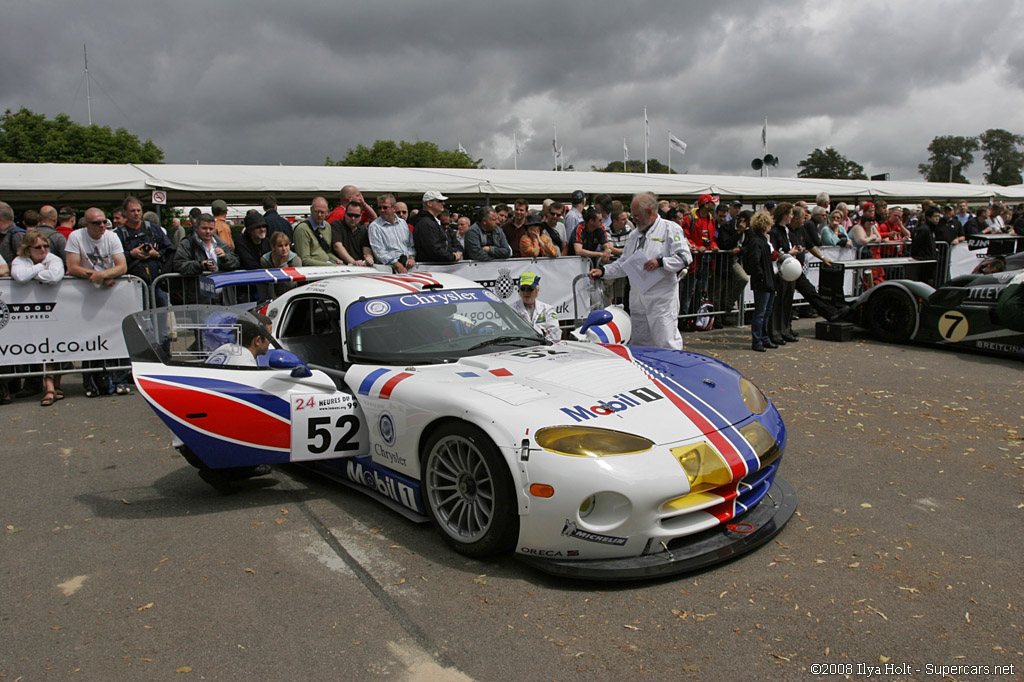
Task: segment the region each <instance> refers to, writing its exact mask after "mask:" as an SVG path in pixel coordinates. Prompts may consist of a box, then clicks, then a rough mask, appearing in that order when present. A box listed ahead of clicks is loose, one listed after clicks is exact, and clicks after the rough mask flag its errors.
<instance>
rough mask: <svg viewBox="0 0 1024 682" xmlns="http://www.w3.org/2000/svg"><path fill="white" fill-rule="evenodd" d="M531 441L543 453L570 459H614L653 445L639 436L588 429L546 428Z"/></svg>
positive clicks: (569, 427)
mask: <svg viewBox="0 0 1024 682" xmlns="http://www.w3.org/2000/svg"><path fill="white" fill-rule="evenodd" d="M534 439H535V440H536V441H537V445H539V446H541V447H542V448H544V449H545V450H550V451H551V452H555V453H558V454H559V455H566V456H569V457H615V456H617V455H634V454H636V453H638V452H646V451H647V450H650V449H651V448H652V447H654V442H653V441H650V440H648V439H646V438H643V437H641V436H635V435H633V434H631V433H623V432H622V431H612V430H611V429H596V428H593V427H589V426H547V427H545V428H543V429H540V430H539V431H537V433H536V435H535V436H534Z"/></svg>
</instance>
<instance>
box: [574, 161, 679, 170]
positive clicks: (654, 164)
mask: <svg viewBox="0 0 1024 682" xmlns="http://www.w3.org/2000/svg"><path fill="white" fill-rule="evenodd" d="M590 170H595V171H597V172H599V173H621V172H622V162H621V161H612V162H611V163H609V164H608V165H607V166H605V167H604V168H598V167H597V166H591V167H590ZM626 172H627V173H643V172H644V162H643V161H640V160H637V159H630V160H629V161H628V162H627V163H626ZM647 172H648V173H662V174H668V173H672V174H675V171H674V170H672V169H671V168H669V167H668V166H666V165H665V164H663V163H662V162H661V161H658V160H657V159H648V161H647Z"/></svg>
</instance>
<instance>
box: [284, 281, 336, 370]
mask: <svg viewBox="0 0 1024 682" xmlns="http://www.w3.org/2000/svg"><path fill="white" fill-rule="evenodd" d="M339 311H340V308H339V307H338V302H337V301H335V300H334V299H333V298H327V297H324V296H302V297H298V298H293V299H292V300H291V301H290V302H289V304H288V307H287V309H285V311H284V313H283V315H282V318H281V327H280V333H279V334H278V337H279V338H280V339H281V345H283V346H284V347H285V348H286V349H288V350H290V351H292V352H293V353H295V354H296V355H298V356H299V357H300V358H303V359H304V360H306V361H307V362H311V363H315V364H318V365H323V366H325V367H332V368H335V369H341V368H342V358H341V328H340V318H341V314H340V312H339Z"/></svg>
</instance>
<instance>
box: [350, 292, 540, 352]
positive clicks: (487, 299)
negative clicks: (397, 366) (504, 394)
mask: <svg viewBox="0 0 1024 682" xmlns="http://www.w3.org/2000/svg"><path fill="white" fill-rule="evenodd" d="M345 327H346V330H347V332H346V336H347V338H348V348H349V357H350V359H351V360H353V361H359V360H364V361H367V360H369V361H378V362H386V361H395V360H400V361H408V362H444V361H449V360H454V359H457V358H459V357H463V356H466V355H478V354H481V353H493V352H495V351H496V350H500V349H501V348H502V347H504V346H508V347H519V348H522V347H527V346H536V345H538V344H542V343H545V341H544V339H543V337H542V336H541V335H540V334H538V333H537V331H535V330H534V328H533V327H532V325H530V324H527V323H526V322H525V321H524V320H523V319H522V318H521V317H519V315H517V314H516V313H515V311H514V310H512V308H511V307H510V306H509V305H507V304H506V303H504V302H502V301H501V300H500V299H499V298H498V297H497V296H495V295H494V294H493V293H491V292H490V291H487V290H486V289H458V290H453V291H443V290H442V291H429V290H426V291H422V292H418V293H413V294H398V295H393V296H384V297H381V298H373V299H367V300H361V301H356V302H355V303H353V304H351V305H350V306H349V307H348V309H347V310H346V311H345ZM484 342H486V343H484Z"/></svg>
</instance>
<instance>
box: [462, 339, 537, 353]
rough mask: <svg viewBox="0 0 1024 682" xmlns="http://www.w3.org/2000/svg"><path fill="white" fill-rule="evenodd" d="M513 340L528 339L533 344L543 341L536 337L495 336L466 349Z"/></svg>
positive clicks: (506, 342)
mask: <svg viewBox="0 0 1024 682" xmlns="http://www.w3.org/2000/svg"><path fill="white" fill-rule="evenodd" d="M513 341H528V342H530V343H531V344H533V345H539V344H541V343H543V341H542V340H541V339H538V338H536V337H534V338H532V339H531V338H527V337H525V336H496V337H494V338H493V339H487V340H486V341H481V342H480V343H478V344H476V345H475V346H470V347H469V348H467V349H466V350H476V349H477V348H483V347H485V346H497V345H499V344H509V343H512V342H513Z"/></svg>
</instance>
